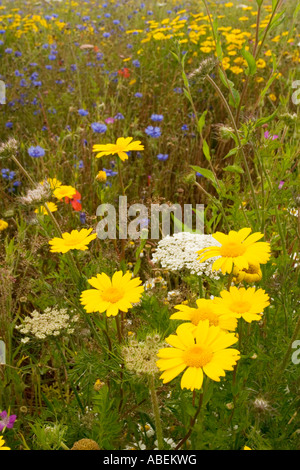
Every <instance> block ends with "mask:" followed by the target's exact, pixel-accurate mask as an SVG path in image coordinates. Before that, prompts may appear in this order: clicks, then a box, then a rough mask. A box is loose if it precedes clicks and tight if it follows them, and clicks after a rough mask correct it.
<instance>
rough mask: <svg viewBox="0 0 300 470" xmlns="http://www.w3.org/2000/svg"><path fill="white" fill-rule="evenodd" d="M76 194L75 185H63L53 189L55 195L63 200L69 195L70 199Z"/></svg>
mask: <svg viewBox="0 0 300 470" xmlns="http://www.w3.org/2000/svg"><path fill="white" fill-rule="evenodd" d="M75 194H76V189H75V188H73V186H66V185H61V186H59V187H58V188H56V189H55V190H54V191H53V195H54V196H55V197H56V198H57V199H59V200H61V199H63V198H64V197H69V198H70V199H71V198H72V197H73V196H74V195H75Z"/></svg>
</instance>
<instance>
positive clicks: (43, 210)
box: [34, 202, 57, 215]
mask: <svg viewBox="0 0 300 470" xmlns="http://www.w3.org/2000/svg"><path fill="white" fill-rule="evenodd" d="M47 206H48V208H49V210H50V212H55V211H57V205H56V204H54V202H47ZM34 212H35V213H36V214H38V215H48V212H47V209H46V207H45V206H40V207H38V208H37V209H35V211H34Z"/></svg>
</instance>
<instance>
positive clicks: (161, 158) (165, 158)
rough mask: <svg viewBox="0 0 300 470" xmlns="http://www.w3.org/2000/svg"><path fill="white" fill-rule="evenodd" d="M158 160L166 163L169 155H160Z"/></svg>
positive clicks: (157, 156)
mask: <svg viewBox="0 0 300 470" xmlns="http://www.w3.org/2000/svg"><path fill="white" fill-rule="evenodd" d="M156 158H157V159H158V160H160V161H161V162H165V161H166V160H168V158H169V155H168V154H167V153H165V154H164V153H159V154H158V155H156Z"/></svg>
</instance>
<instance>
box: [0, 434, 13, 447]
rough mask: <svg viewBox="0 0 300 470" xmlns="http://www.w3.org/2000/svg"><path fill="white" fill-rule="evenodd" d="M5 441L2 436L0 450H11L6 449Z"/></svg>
mask: <svg viewBox="0 0 300 470" xmlns="http://www.w3.org/2000/svg"><path fill="white" fill-rule="evenodd" d="M4 444H5V441H4V439H3V437H2V436H0V450H11V449H10V447H6V446H5V445H4Z"/></svg>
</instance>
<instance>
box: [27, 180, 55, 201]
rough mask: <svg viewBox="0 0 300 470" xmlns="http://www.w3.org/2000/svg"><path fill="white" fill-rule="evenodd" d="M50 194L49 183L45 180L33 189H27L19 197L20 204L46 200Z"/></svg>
mask: <svg viewBox="0 0 300 470" xmlns="http://www.w3.org/2000/svg"><path fill="white" fill-rule="evenodd" d="M50 196H51V188H50V184H49V183H48V181H47V180H45V181H43V184H38V185H37V187H36V188H35V189H29V190H28V191H27V193H26V195H25V196H22V197H20V198H19V201H20V202H21V203H22V204H33V203H35V202H42V201H47V200H48V199H49V197H50Z"/></svg>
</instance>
